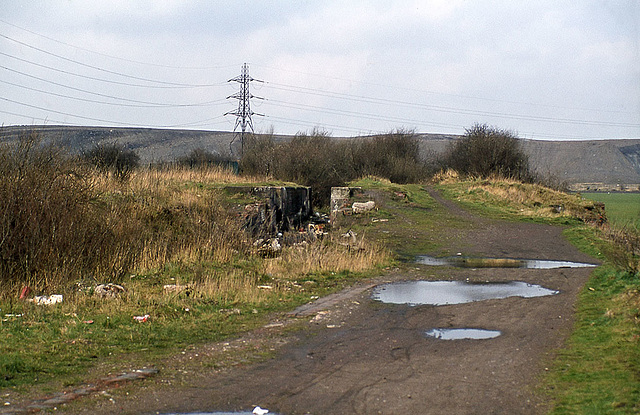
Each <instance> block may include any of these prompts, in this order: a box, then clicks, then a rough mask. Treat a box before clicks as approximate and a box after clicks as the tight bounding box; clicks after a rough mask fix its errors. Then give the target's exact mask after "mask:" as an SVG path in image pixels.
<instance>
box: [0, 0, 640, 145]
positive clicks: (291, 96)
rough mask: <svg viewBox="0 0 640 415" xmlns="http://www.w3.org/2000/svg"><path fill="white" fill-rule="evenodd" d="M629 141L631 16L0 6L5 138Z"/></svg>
mask: <svg viewBox="0 0 640 415" xmlns="http://www.w3.org/2000/svg"><path fill="white" fill-rule="evenodd" d="M244 63H247V64H248V66H249V72H250V75H251V76H252V77H253V78H255V79H257V80H261V81H264V82H257V81H254V82H251V85H250V88H251V89H250V90H251V93H252V94H253V95H255V96H257V97H262V98H264V100H259V99H257V98H253V99H252V100H251V109H252V110H253V111H254V112H256V113H259V114H264V116H258V115H254V116H253V117H252V119H253V124H254V127H255V130H256V132H266V131H269V130H270V129H273V131H274V132H275V133H279V134H294V133H296V132H300V131H303V132H309V131H311V130H312V129H314V128H320V129H322V130H324V131H326V132H329V133H331V134H332V135H334V136H353V135H358V134H372V133H379V132H387V131H391V130H395V129H408V130H415V131H416V132H431V133H452V134H461V133H463V132H464V130H465V128H469V127H471V126H472V125H473V124H475V123H482V124H484V123H486V124H489V125H492V126H496V127H498V128H504V129H510V130H513V131H514V132H516V133H518V135H519V136H520V137H524V138H536V139H597V138H640V1H638V0H619V1H616V0H536V1H533V0H532V1H513V0H496V1H485V0H476V1H471V0H468V1H465V0H415V1H403V0H401V1H389V0H385V1H345V0H329V1H304V0H295V1H293V0H292V1H238V0H234V1H210V0H202V1H189V0H171V1H169V0H167V1H163V0H136V1H132V0H95V1H89V0H41V1H36V0H33V1H31V0H2V13H1V14H0V73H1V75H0V124H2V125H5V126H6V125H16V124H20V125H23V124H26V125H39V124H48V125H57V124H71V125H100V126H117V127H121V126H148V127H163V128H168V127H172V128H190V129H205V130H227V131H229V130H232V129H233V128H234V122H235V118H234V117H233V116H231V115H227V116H224V114H225V113H226V112H229V111H234V110H236V109H237V106H238V101H237V100H235V99H233V98H231V99H226V98H227V97H228V96H230V95H233V94H235V93H237V92H238V90H239V84H238V83H236V82H228V80H229V79H231V78H234V77H236V76H238V75H240V71H241V67H242V65H243V64H244Z"/></svg>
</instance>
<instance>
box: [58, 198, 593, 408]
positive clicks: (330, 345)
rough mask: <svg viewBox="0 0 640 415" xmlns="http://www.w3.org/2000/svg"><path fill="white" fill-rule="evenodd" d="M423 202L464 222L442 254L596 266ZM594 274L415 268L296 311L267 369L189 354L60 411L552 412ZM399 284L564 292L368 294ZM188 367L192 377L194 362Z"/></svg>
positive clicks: (550, 237) (537, 229) (551, 241)
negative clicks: (478, 331)
mask: <svg viewBox="0 0 640 415" xmlns="http://www.w3.org/2000/svg"><path fill="white" fill-rule="evenodd" d="M430 192H431V194H432V196H433V197H434V198H435V199H436V200H437V201H438V202H439V203H440V204H442V206H444V208H446V209H448V211H449V213H450V214H452V215H458V216H460V217H461V218H462V219H464V220H465V221H468V222H469V223H470V226H469V227H468V229H466V230H463V231H461V232H463V234H464V235H463V236H464V241H465V243H464V246H457V245H456V242H455V241H456V240H461V239H460V238H453V239H452V240H451V242H450V245H449V246H446V247H445V248H446V249H448V250H450V252H451V254H455V253H457V252H462V253H464V254H465V255H476V256H477V255H486V256H491V257H511V258H531V259H561V260H571V261H580V262H593V259H592V258H590V257H588V256H586V255H584V254H581V253H580V252H578V251H577V250H576V249H575V248H574V247H572V246H571V245H570V244H569V243H567V242H566V241H565V240H564V239H563V238H562V229H561V228H559V227H553V226H547V225H539V224H527V223H512V222H503V221H497V220H491V219H486V218H477V217H475V216H474V215H472V214H471V213H469V212H467V211H465V210H463V209H461V208H460V207H459V206H457V205H455V204H454V203H452V202H449V201H446V200H444V199H442V198H441V197H440V196H439V195H438V194H437V193H436V192H434V191H433V190H430ZM414 232H421V230H420V229H416V230H415V231H414ZM426 254H428V253H426ZM591 271H592V269H584V268H583V269H579V268H575V269H573V268H571V269H569V268H563V269H555V270H554V269H551V270H532V269H488V268H485V269H456V268H450V267H428V266H421V265H415V264H411V265H410V266H407V267H405V268H403V269H402V270H396V271H395V272H390V273H389V274H388V275H385V276H384V277H383V278H381V279H379V280H376V281H367V282H366V283H364V284H363V285H362V286H359V287H355V288H352V289H351V290H350V291H347V292H345V293H341V294H339V295H336V296H334V297H331V298H330V299H324V300H323V301H322V302H319V303H318V304H316V305H315V306H313V307H306V308H304V309H300V310H299V317H292V316H289V317H286V319H288V320H287V321H293V320H296V319H297V321H300V320H301V319H302V320H303V322H304V329H302V330H297V331H293V332H282V331H280V332H276V333H275V334H268V332H267V331H265V333H266V334H264V335H263V338H267V339H271V340H270V341H272V342H273V341H274V340H273V339H274V338H277V339H279V340H280V342H279V343H278V344H279V346H277V347H274V349H276V350H277V351H276V356H275V357H274V358H273V359H269V360H267V361H263V362H261V363H257V364H247V365H244V366H241V367H238V368H234V369H230V370H222V371H220V370H214V369H212V368H209V367H207V366H206V362H205V361H204V359H203V357H202V356H206V353H204V352H203V351H201V353H200V354H198V353H196V352H197V351H193V352H191V356H200V358H201V359H203V361H202V362H201V365H200V366H199V367H198V366H197V364H196V366H195V367H196V369H195V371H194V372H192V373H191V374H190V375H188V376H181V377H179V378H174V379H173V381H171V382H169V381H167V379H166V378H165V379H164V380H162V373H161V374H160V375H159V378H158V379H152V380H147V381H145V384H144V385H143V386H141V387H136V389H132V390H131V391H129V392H130V393H129V395H124V394H121V395H120V396H118V397H116V398H115V403H113V402H110V401H105V400H95V402H92V406H91V408H88V407H84V408H82V406H83V405H79V406H75V407H74V406H73V405H72V406H70V407H68V408H67V409H68V410H69V412H73V413H82V412H85V413H97V414H100V413H105V414H106V413H131V414H140V413H149V414H156V413H187V412H214V411H242V410H244V411H247V410H249V411H251V410H252V409H253V406H254V405H260V406H261V407H263V408H268V409H270V410H271V411H272V412H277V413H281V414H372V413H380V414H414V413H420V414H444V413H450V414H476V413H484V414H536V413H545V412H546V411H547V410H548V407H549V406H548V402H546V401H545V399H544V396H543V395H544V394H542V393H540V392H541V391H540V389H539V380H540V375H541V374H542V373H544V371H545V365H548V363H549V362H550V359H551V358H552V356H553V353H554V350H556V349H557V348H559V347H561V346H562V345H563V342H564V341H565V340H566V338H567V336H568V335H569V333H570V331H571V328H572V325H573V304H574V302H575V300H576V296H577V293H578V292H579V290H580V289H581V288H582V286H583V285H584V283H585V282H586V280H587V278H588V276H589V274H590V272H591ZM406 279H430V280H467V279H468V280H470V281H478V282H480V281H483V282H484V281H496V282H498V281H512V280H516V281H525V282H528V283H535V284H540V285H542V286H544V287H546V288H549V289H553V290H558V291H559V292H560V293H559V294H557V295H553V296H547V297H539V298H520V297H512V298H507V299H501V300H488V301H480V302H473V303H467V304H459V305H445V306H415V307H412V306H406V305H390V304H382V303H379V302H376V301H373V300H371V298H370V295H371V290H370V289H371V287H372V286H373V285H375V284H376V283H380V282H384V281H397V280H406ZM294 314H295V313H294ZM305 316H306V317H305ZM310 316H315V317H310ZM309 319H311V321H309ZM282 324H283V326H286V325H287V324H289V323H286V322H285V323H282ZM294 324H299V323H294ZM276 326H279V324H278V325H276ZM447 327H460V328H464V327H472V328H483V329H490V330H499V331H500V332H501V333H502V334H501V335H500V336H499V337H496V338H494V339H489V340H457V341H443V340H438V339H433V338H427V337H426V336H425V335H424V333H425V331H427V330H429V329H431V328H447ZM285 333H288V334H285ZM273 344H275V343H273ZM194 359H195V360H197V357H194ZM195 360H194V361H195ZM176 361H178V360H176ZM174 363H175V362H174ZM174 366H175V365H174ZM189 368H190V369H189V370H190V371H191V370H193V368H194V364H193V362H191V363H190V366H189Z"/></svg>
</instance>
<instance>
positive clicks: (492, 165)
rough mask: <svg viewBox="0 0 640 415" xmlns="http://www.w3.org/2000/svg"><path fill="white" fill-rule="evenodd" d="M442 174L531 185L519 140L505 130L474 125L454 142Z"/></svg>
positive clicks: (525, 157) (446, 155)
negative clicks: (447, 173)
mask: <svg viewBox="0 0 640 415" xmlns="http://www.w3.org/2000/svg"><path fill="white" fill-rule="evenodd" d="M442 168H443V170H446V169H453V170H455V171H457V172H458V173H460V174H463V175H468V176H478V177H490V176H498V177H504V178H512V179H516V180H522V181H531V180H532V176H531V173H530V170H529V159H528V157H527V155H526V154H525V153H524V151H523V150H522V148H521V145H520V141H519V139H518V137H517V136H516V135H515V134H514V133H512V132H511V131H507V130H500V129H497V128H494V127H489V126H487V125H486V124H483V125H480V124H476V125H474V126H473V127H471V128H469V129H467V130H466V132H465V134H464V136H463V137H462V138H461V139H460V140H457V141H456V142H454V143H453V144H452V145H451V147H450V148H449V149H448V151H447V152H446V154H445V156H444V159H443V161H442Z"/></svg>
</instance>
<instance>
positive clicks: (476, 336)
mask: <svg viewBox="0 0 640 415" xmlns="http://www.w3.org/2000/svg"><path fill="white" fill-rule="evenodd" d="M501 334H502V333H500V332H499V331H498V330H483V329H431V330H429V331H427V332H426V333H425V335H426V336H427V337H433V338H434V339H439V340H466V339H470V340H485V339H493V338H496V337H498V336H499V335H501Z"/></svg>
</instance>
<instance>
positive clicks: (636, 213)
mask: <svg viewBox="0 0 640 415" xmlns="http://www.w3.org/2000/svg"><path fill="white" fill-rule="evenodd" d="M581 195H582V197H584V198H586V199H589V200H595V201H598V202H603V203H604V204H605V206H606V211H607V217H608V218H609V220H610V221H611V222H613V223H614V224H616V225H619V226H634V227H636V228H637V229H640V193H622V192H614V193H581Z"/></svg>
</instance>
